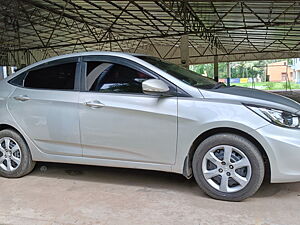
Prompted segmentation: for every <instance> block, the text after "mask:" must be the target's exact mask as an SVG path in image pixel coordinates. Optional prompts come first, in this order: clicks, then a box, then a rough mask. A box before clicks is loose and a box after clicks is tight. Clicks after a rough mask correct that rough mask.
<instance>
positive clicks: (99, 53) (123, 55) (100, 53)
mask: <svg viewBox="0 0 300 225" xmlns="http://www.w3.org/2000/svg"><path fill="white" fill-rule="evenodd" d="M104 55H105V56H116V57H121V58H127V59H131V60H135V57H137V56H147V55H144V54H137V53H124V52H109V51H89V52H76V53H71V54H64V55H59V56H54V57H51V58H48V59H44V60H41V61H39V62H36V63H33V64H31V65H28V66H26V67H24V68H22V69H20V70H18V71H17V72H16V73H15V74H13V75H18V74H20V73H23V72H24V71H27V70H29V69H31V68H34V67H37V66H39V65H42V64H44V63H49V62H52V61H55V60H60V59H66V58H72V57H80V56H104Z"/></svg>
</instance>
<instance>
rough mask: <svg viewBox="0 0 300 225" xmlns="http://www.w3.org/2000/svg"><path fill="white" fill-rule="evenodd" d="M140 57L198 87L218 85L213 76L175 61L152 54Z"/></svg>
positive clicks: (204, 87)
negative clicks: (189, 68)
mask: <svg viewBox="0 0 300 225" xmlns="http://www.w3.org/2000/svg"><path fill="white" fill-rule="evenodd" d="M138 58H140V59H142V60H144V61H146V62H148V63H150V64H152V65H153V66H155V67H157V68H159V69H161V70H163V71H165V72H166V73H168V74H170V75H171V76H173V77H175V78H177V79H179V80H181V81H182V82H184V83H186V84H189V85H191V86H193V87H196V88H201V89H211V88H214V87H215V86H216V85H217V82H216V81H214V80H213V79H211V78H208V77H204V76H201V75H200V74H198V73H195V72H193V71H191V70H188V69H185V68H183V67H181V66H178V65H176V64H173V63H169V62H166V61H163V60H161V59H159V58H156V57H152V56H138Z"/></svg>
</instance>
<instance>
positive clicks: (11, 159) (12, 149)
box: [0, 137, 22, 172]
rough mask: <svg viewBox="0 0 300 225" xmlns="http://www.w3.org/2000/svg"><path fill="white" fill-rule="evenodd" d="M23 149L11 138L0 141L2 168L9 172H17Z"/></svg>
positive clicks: (0, 162)
mask: <svg viewBox="0 0 300 225" xmlns="http://www.w3.org/2000/svg"><path fill="white" fill-rule="evenodd" d="M21 157H22V154H21V149H20V147H19V145H18V143H17V142H16V141H15V140H14V139H12V138H10V137H3V138H1V139H0V167H1V168H2V169H3V170H5V171H8V172H11V171H14V170H16V169H17V168H18V167H19V166H20V163H21Z"/></svg>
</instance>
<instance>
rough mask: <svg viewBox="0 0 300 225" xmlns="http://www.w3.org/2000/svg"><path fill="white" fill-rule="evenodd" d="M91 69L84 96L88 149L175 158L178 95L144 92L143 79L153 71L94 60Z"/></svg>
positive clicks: (154, 159)
mask: <svg viewBox="0 0 300 225" xmlns="http://www.w3.org/2000/svg"><path fill="white" fill-rule="evenodd" d="M86 74H87V76H86V92H81V93H80V99H79V102H80V128H81V142H82V146H83V155H84V156H85V157H95V158H101V159H112V160H123V161H135V162H145V163H159V164H173V163H174V162H175V155H176V139H177V97H155V96H150V95H146V94H143V92H142V82H143V81H144V80H146V79H153V78H154V77H153V76H152V75H151V74H147V73H144V72H140V71H138V70H135V69H132V68H130V67H128V66H125V65H122V64H115V63H111V62H109V63H108V62H105V63H102V62H98V61H97V62H91V61H89V62H87V72H86Z"/></svg>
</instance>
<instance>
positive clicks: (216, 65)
mask: <svg viewBox="0 0 300 225" xmlns="http://www.w3.org/2000/svg"><path fill="white" fill-rule="evenodd" d="M214 80H215V81H217V82H218V81H219V61H218V56H217V55H215V56H214Z"/></svg>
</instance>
